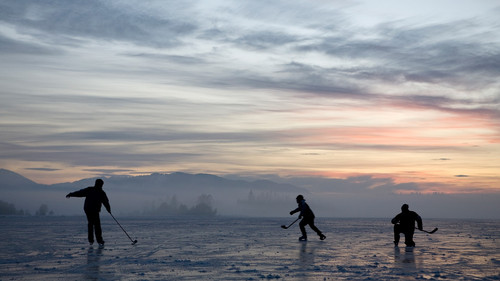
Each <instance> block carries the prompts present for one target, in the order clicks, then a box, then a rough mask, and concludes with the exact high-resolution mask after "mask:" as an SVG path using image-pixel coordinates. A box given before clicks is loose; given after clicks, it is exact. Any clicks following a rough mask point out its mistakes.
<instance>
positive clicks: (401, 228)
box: [391, 204, 422, 247]
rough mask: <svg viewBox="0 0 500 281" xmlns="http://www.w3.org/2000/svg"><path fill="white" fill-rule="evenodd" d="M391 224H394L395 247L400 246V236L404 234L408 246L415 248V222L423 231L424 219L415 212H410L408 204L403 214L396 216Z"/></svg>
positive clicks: (402, 209)
mask: <svg viewBox="0 0 500 281" xmlns="http://www.w3.org/2000/svg"><path fill="white" fill-rule="evenodd" d="M391 222H392V223H393V224H394V246H398V244H399V234H400V233H404V235H405V244H406V246H407V247H415V242H413V233H414V232H415V222H417V225H418V229H419V230H422V218H421V217H420V216H419V215H418V214H417V213H415V212H414V211H410V210H409V207H408V204H403V206H401V213H399V214H398V215H397V216H395V217H394V218H393V219H392V220H391Z"/></svg>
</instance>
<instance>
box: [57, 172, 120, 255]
mask: <svg viewBox="0 0 500 281" xmlns="http://www.w3.org/2000/svg"><path fill="white" fill-rule="evenodd" d="M103 184H104V182H103V181H102V180H101V179H97V180H96V181H95V185H94V186H89V187H87V188H84V189H81V190H79V191H75V192H71V193H68V195H66V198H70V197H85V203H84V205H83V210H84V211H85V215H87V221H88V238H89V243H90V245H92V244H94V231H95V239H96V240H97V243H99V246H100V247H102V246H104V240H102V230H101V219H100V217H99V212H101V205H104V207H105V208H106V210H107V211H108V213H110V214H111V206H110V205H109V200H108V196H106V192H104V190H102V186H103Z"/></svg>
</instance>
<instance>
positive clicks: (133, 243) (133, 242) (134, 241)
mask: <svg viewBox="0 0 500 281" xmlns="http://www.w3.org/2000/svg"><path fill="white" fill-rule="evenodd" d="M109 214H110V215H111V217H112V218H113V219H114V220H115V221H116V223H117V224H118V226H120V228H121V229H122V230H123V232H125V234H127V237H128V239H130V242H132V245H135V243H137V240H132V238H130V236H129V235H128V233H127V232H126V231H125V229H123V227H122V226H121V224H120V223H119V222H118V221H117V220H116V219H115V216H113V214H112V213H109Z"/></svg>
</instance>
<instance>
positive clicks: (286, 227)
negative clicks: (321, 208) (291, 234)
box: [281, 218, 300, 229]
mask: <svg viewBox="0 0 500 281" xmlns="http://www.w3.org/2000/svg"><path fill="white" fill-rule="evenodd" d="M298 220H300V218H297V219H296V220H294V221H293V222H292V223H291V224H290V225H289V226H286V225H282V226H281V228H283V229H288V228H289V227H290V226H292V225H293V224H294V223H296V222H297V221H298Z"/></svg>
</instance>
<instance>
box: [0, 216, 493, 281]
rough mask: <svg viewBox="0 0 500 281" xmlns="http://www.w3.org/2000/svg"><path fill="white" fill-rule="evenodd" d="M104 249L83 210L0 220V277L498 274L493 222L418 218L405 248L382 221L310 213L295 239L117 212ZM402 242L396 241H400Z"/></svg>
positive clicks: (290, 233)
mask: <svg viewBox="0 0 500 281" xmlns="http://www.w3.org/2000/svg"><path fill="white" fill-rule="evenodd" d="M102 217H103V221H102V225H103V236H104V239H105V241H106V246H105V248H104V249H99V248H98V247H96V246H94V247H89V246H88V244H87V241H86V220H85V217H83V216H82V217H0V233H1V235H2V238H3V239H1V240H0V250H1V252H0V280H2V281H3V280H500V274H499V269H498V268H499V267H500V251H499V250H500V247H499V241H500V240H499V239H500V233H499V229H500V228H499V226H500V221H498V220H495V221H491V220H490V221H485V220H424V226H425V227H426V229H428V230H432V229H433V228H434V227H439V231H438V232H436V233H435V234H432V235H430V234H426V233H423V232H418V231H417V233H415V242H416V244H417V247H416V248H414V249H410V248H405V247H399V248H394V247H393V242H392V241H393V238H392V225H391V224H390V219H384V220H382V219H326V218H317V219H316V225H317V226H318V227H319V228H320V229H321V230H322V231H323V232H324V233H325V234H326V236H327V239H326V240H324V241H320V240H319V239H318V238H317V236H316V235H315V234H314V233H312V231H310V230H309V232H308V233H309V241H307V242H299V241H298V237H299V236H300V231H299V229H298V225H297V224H295V225H293V226H292V227H291V228H289V229H286V230H285V229H282V228H281V227H280V226H281V225H282V224H287V225H288V224H289V223H290V222H292V221H293V219H294V218H293V217H287V218H264V219H257V218H210V219H201V218H199V219H194V218H139V217H137V218H119V217H117V219H118V221H119V222H120V224H121V225H122V226H123V227H124V229H125V230H126V231H127V232H128V233H129V235H130V236H131V237H132V239H136V238H137V239H138V243H137V244H136V245H134V246H132V245H131V242H130V240H129V238H128V237H127V236H126V235H125V233H124V232H123V231H122V230H121V229H120V228H119V226H118V225H117V224H116V223H115V222H114V221H113V220H112V219H110V217H109V215H108V214H106V213H103V214H102ZM402 240H404V239H402Z"/></svg>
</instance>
